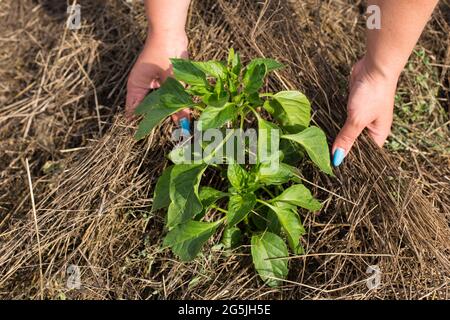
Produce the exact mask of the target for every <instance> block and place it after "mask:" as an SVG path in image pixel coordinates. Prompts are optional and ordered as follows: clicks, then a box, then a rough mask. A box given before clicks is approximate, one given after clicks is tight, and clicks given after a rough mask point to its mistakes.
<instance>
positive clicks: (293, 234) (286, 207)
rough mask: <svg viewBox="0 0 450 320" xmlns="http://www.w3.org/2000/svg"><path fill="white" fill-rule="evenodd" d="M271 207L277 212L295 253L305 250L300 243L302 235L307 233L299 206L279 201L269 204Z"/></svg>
mask: <svg viewBox="0 0 450 320" xmlns="http://www.w3.org/2000/svg"><path fill="white" fill-rule="evenodd" d="M268 206H269V208H270V209H271V210H272V211H273V212H275V214H276V215H277V218H278V221H280V224H281V227H282V228H283V230H284V232H285V233H286V236H287V239H288V243H289V246H290V247H291V250H292V251H293V252H294V253H295V254H300V253H302V252H303V248H302V246H301V244H300V237H301V236H302V235H304V234H305V228H304V227H303V225H302V223H301V221H300V216H299V215H298V213H297V208H296V207H295V206H293V205H291V204H289V203H283V202H277V203H275V204H274V205H269V204H268Z"/></svg>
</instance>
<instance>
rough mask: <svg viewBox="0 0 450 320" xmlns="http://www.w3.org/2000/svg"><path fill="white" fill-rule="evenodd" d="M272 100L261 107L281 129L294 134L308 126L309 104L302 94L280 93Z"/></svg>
mask: <svg viewBox="0 0 450 320" xmlns="http://www.w3.org/2000/svg"><path fill="white" fill-rule="evenodd" d="M272 98H273V99H272V100H267V101H266V102H265V103H264V105H263V106H264V108H265V109H266V110H267V111H268V112H269V113H271V114H272V115H273V116H274V118H275V119H276V120H277V121H278V122H279V123H280V125H281V126H282V127H283V128H285V129H286V130H287V131H289V132H291V133H294V132H298V131H299V130H303V129H305V128H307V127H308V126H309V122H310V121H311V103H310V102H309V100H308V98H306V96H305V95H304V94H303V93H301V92H299V91H281V92H278V93H277V94H275V95H273V97H272Z"/></svg>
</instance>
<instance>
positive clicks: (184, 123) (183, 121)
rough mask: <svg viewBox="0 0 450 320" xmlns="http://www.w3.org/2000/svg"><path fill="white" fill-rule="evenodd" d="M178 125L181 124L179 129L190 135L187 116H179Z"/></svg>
mask: <svg viewBox="0 0 450 320" xmlns="http://www.w3.org/2000/svg"><path fill="white" fill-rule="evenodd" d="M180 126H181V129H182V131H183V134H186V135H190V132H191V125H190V123H189V119H188V118H181V119H180Z"/></svg>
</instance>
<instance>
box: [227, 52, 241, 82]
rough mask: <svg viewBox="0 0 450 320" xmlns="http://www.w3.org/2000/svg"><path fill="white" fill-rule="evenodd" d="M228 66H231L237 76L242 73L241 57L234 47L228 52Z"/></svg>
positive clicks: (232, 71) (231, 70)
mask: <svg viewBox="0 0 450 320" xmlns="http://www.w3.org/2000/svg"><path fill="white" fill-rule="evenodd" d="M228 66H229V68H230V72H231V73H233V74H234V75H236V76H239V74H240V73H241V67H242V65H241V57H240V56H239V53H238V52H235V51H234V49H233V48H231V49H230V51H229V52H228Z"/></svg>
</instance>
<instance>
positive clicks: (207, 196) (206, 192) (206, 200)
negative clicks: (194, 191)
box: [198, 187, 227, 208]
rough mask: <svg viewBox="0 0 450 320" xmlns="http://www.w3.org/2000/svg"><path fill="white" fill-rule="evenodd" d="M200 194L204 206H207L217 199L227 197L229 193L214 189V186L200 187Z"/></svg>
mask: <svg viewBox="0 0 450 320" xmlns="http://www.w3.org/2000/svg"><path fill="white" fill-rule="evenodd" d="M198 196H199V199H200V202H201V203H202V205H203V207H204V208H207V207H209V206H211V205H212V204H213V203H215V202H216V201H218V200H220V199H222V198H224V197H226V196H227V193H225V192H222V191H220V190H217V189H214V188H212V187H202V188H200V193H199V195H198Z"/></svg>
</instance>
